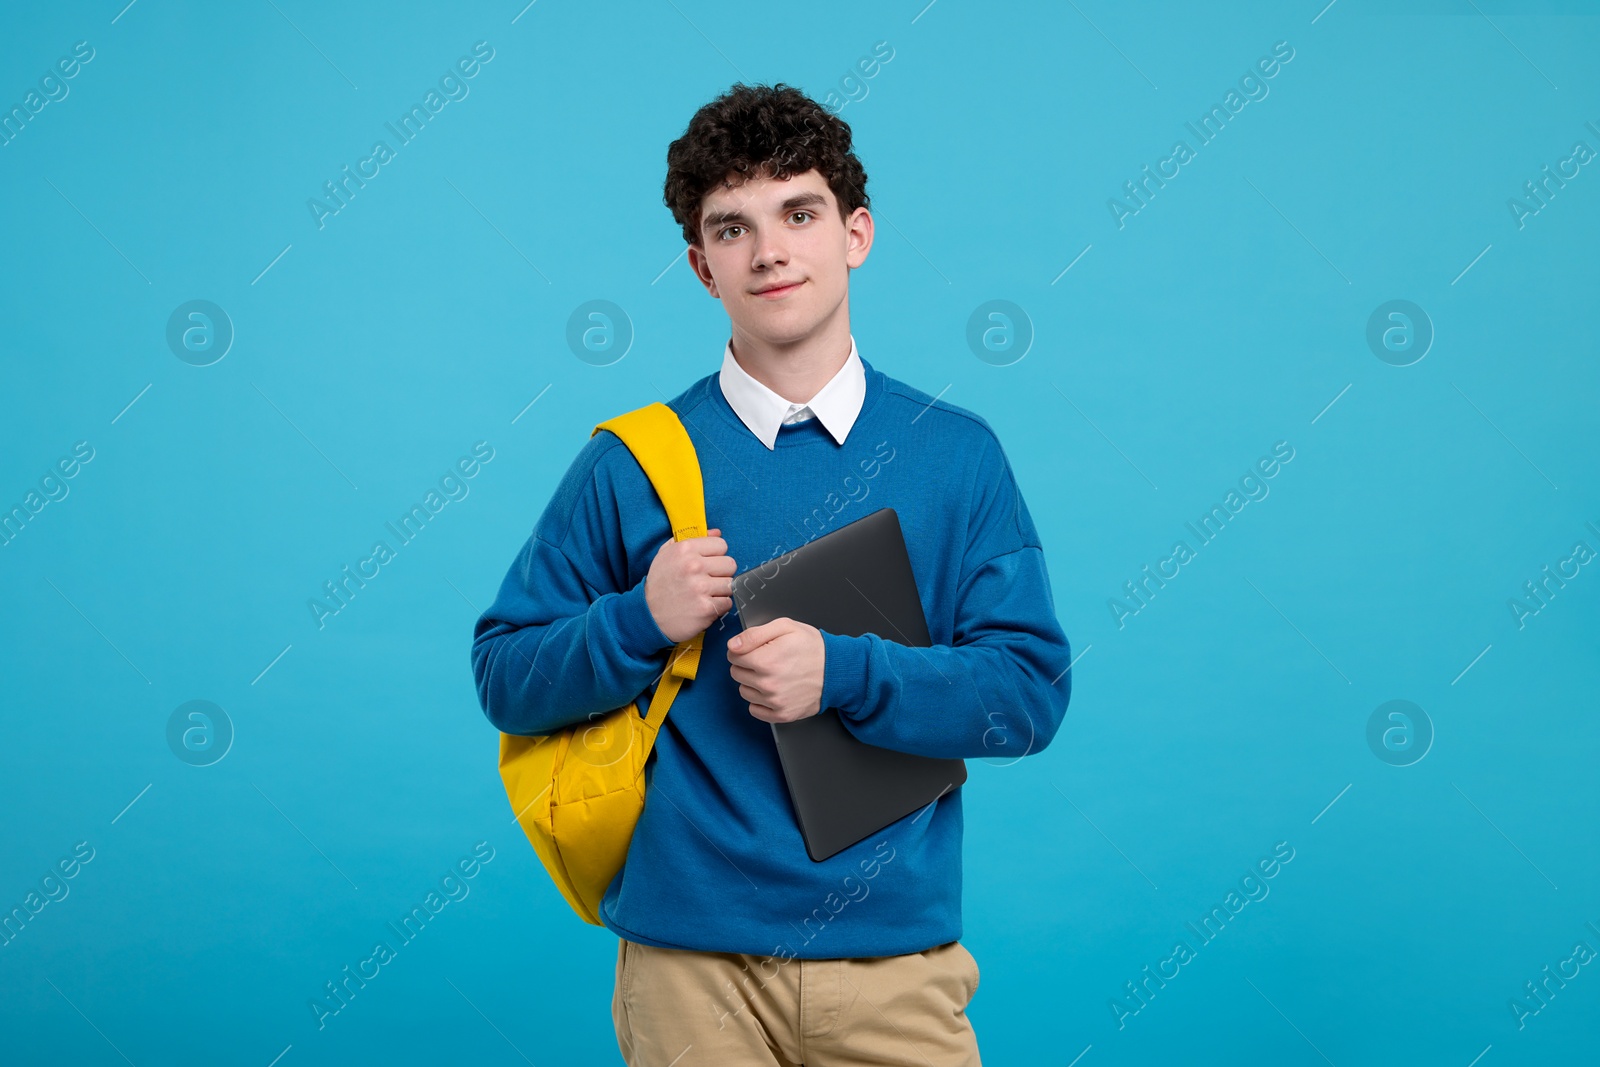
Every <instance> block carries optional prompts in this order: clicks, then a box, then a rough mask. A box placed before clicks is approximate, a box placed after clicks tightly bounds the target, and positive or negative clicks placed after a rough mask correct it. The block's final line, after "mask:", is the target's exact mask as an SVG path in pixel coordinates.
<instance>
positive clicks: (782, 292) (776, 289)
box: [755, 282, 805, 300]
mask: <svg viewBox="0 0 1600 1067" xmlns="http://www.w3.org/2000/svg"><path fill="white" fill-rule="evenodd" d="M804 284H805V283H804V282H791V283H789V284H788V285H775V286H771V287H769V288H766V289H757V290H756V291H755V295H756V296H759V297H761V298H762V299H763V300H780V299H782V298H783V297H786V296H788V295H789V294H790V293H792V292H794V291H795V290H797V289H799V288H800V286H802V285H804Z"/></svg>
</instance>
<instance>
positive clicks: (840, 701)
mask: <svg viewBox="0 0 1600 1067" xmlns="http://www.w3.org/2000/svg"><path fill="white" fill-rule="evenodd" d="M821 633H822V650H823V663H822V710H823V711H826V710H828V709H829V708H838V709H839V714H841V715H844V716H846V717H848V718H853V719H858V718H860V716H861V709H862V698H863V695H864V692H865V690H866V687H867V655H868V653H869V652H871V650H872V644H871V640H870V639H869V638H867V637H844V636H842V635H840V634H830V633H829V632H828V631H826V630H823V631H821Z"/></svg>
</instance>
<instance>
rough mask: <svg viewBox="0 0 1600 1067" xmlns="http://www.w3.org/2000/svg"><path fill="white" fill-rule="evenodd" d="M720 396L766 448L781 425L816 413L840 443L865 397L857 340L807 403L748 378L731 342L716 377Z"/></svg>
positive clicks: (863, 371)
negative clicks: (785, 397)
mask: <svg viewBox="0 0 1600 1067" xmlns="http://www.w3.org/2000/svg"><path fill="white" fill-rule="evenodd" d="M717 382H718V384H719V385H721V387H722V395H723V396H724V397H725V398H726V399H727V401H728V406H729V407H731V408H733V411H734V414H736V415H738V416H739V421H740V422H742V423H744V424H745V425H746V426H747V427H749V429H750V432H751V433H753V434H755V435H756V438H757V439H758V440H759V441H760V442H761V443H762V444H764V445H766V446H767V448H769V449H771V448H774V447H776V446H775V444H774V442H776V441H777V439H778V427H779V426H782V425H785V424H788V423H795V422H803V421H805V420H806V419H809V418H812V417H813V416H814V417H816V418H818V419H821V420H822V426H823V429H825V430H827V431H828V434H829V435H830V436H831V437H832V438H833V439H834V440H835V441H837V442H838V443H839V444H841V445H842V444H844V439H845V438H846V437H847V436H849V434H850V427H851V426H853V425H855V421H856V416H857V415H859V414H861V405H862V403H863V402H865V400H866V398H867V374H866V369H865V368H864V367H863V366H862V365H861V357H860V356H859V355H857V354H856V339H855V337H854V336H852V337H851V338H850V355H849V356H847V357H846V358H845V361H844V366H842V367H840V368H839V370H838V373H836V374H835V375H834V376H833V377H832V378H830V379H829V380H828V384H827V385H824V386H823V387H822V388H821V389H819V390H817V395H816V396H814V397H812V398H811V399H810V400H809V401H807V402H806V403H804V404H796V403H794V402H792V401H790V400H786V399H784V398H783V397H781V396H779V395H778V394H777V393H775V392H773V391H772V390H771V389H768V388H767V387H766V386H765V385H762V384H761V383H760V382H758V381H756V380H755V378H753V377H751V376H750V372H749V371H747V370H745V369H744V368H743V367H741V366H739V361H738V360H736V359H734V358H733V342H731V341H730V342H729V343H728V345H727V347H726V348H724V349H723V352H722V371H721V373H719V374H718V375H717Z"/></svg>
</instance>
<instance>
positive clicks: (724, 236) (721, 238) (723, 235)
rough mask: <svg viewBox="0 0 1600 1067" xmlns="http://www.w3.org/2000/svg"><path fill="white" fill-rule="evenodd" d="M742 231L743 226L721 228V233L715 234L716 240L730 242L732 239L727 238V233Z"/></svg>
mask: <svg viewBox="0 0 1600 1067" xmlns="http://www.w3.org/2000/svg"><path fill="white" fill-rule="evenodd" d="M743 229H744V227H743V226H737V225H735V226H724V227H723V228H722V230H721V232H719V233H718V234H717V240H719V241H731V240H733V238H731V237H729V236H728V234H729V232H731V231H733V230H743Z"/></svg>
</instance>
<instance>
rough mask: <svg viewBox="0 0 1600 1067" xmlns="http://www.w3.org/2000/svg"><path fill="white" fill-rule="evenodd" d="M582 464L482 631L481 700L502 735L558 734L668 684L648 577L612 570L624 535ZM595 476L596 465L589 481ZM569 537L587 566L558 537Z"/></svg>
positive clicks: (475, 651)
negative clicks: (625, 584) (576, 517)
mask: <svg viewBox="0 0 1600 1067" xmlns="http://www.w3.org/2000/svg"><path fill="white" fill-rule="evenodd" d="M574 466H575V470H574V471H572V472H569V474H568V478H567V480H566V482H564V483H563V486H562V487H561V488H560V489H558V490H557V493H556V495H555V498H554V499H553V500H552V503H551V507H550V508H549V509H547V510H546V512H545V514H544V516H543V517H542V518H541V519H540V521H539V525H538V526H537V527H535V529H534V532H533V534H532V535H531V536H530V537H529V538H528V540H527V543H526V544H524V545H523V547H522V551H521V552H519V553H518V554H517V557H516V559H515V560H514V561H513V562H512V564H511V568H510V570H509V571H508V572H507V573H506V576H505V580H504V581H503V582H502V583H501V585H500V592H499V594H498V595H497V596H496V597H495V600H494V603H493V604H491V605H490V606H489V609H488V610H487V611H485V612H484V613H483V615H482V617H480V618H479V619H478V621H477V624H476V626H475V627H474V630H473V641H472V670H473V675H474V676H475V678H476V681H477V687H478V701H479V703H480V704H482V706H483V711H484V714H485V715H486V716H488V719H489V721H490V722H491V723H493V724H494V726H495V728H496V729H497V730H499V731H501V732H502V733H508V734H524V735H536V734H549V733H554V732H555V731H557V730H559V729H561V728H562V727H564V726H570V725H572V724H574V723H578V722H582V721H583V720H584V719H586V718H588V717H589V716H590V715H593V714H595V713H603V712H607V711H610V710H612V709H613V708H618V707H622V706H623V705H625V704H627V703H628V702H629V701H630V700H633V699H634V698H636V697H638V696H640V695H641V694H643V693H644V692H645V690H646V689H648V688H649V686H650V684H651V683H652V682H654V681H656V680H657V679H658V678H659V676H660V675H661V672H662V671H663V670H665V669H666V666H667V661H668V656H667V650H669V649H671V648H672V647H673V641H672V640H671V639H670V638H668V637H667V636H666V635H665V634H664V633H662V632H661V628H660V626H659V625H657V623H656V621H655V616H654V615H652V614H651V613H650V606H649V604H647V603H646V601H645V579H640V581H639V583H638V584H637V585H634V586H633V587H632V588H627V589H623V588H618V587H617V586H618V584H619V583H618V582H617V581H616V578H615V575H617V574H626V572H627V569H626V567H616V568H614V567H612V566H609V565H608V564H607V556H608V550H607V547H606V543H607V542H608V541H611V540H615V541H616V542H617V547H616V548H615V550H614V552H611V553H609V554H620V553H621V552H622V549H621V547H620V541H621V539H620V535H619V534H618V533H617V532H616V531H611V530H604V527H605V523H603V522H599V521H597V520H599V519H600V517H601V516H603V515H605V514H606V513H607V511H608V509H605V508H597V507H594V506H593V504H594V503H595V491H594V486H593V483H592V479H591V480H589V481H588V482H587V483H586V484H582V485H580V484H578V482H579V478H580V473H579V472H580V470H582V467H581V465H579V464H575V465H574ZM590 474H592V465H591V466H590V467H589V468H588V470H587V471H583V472H582V474H581V477H583V478H589V476H590ZM570 508H578V509H582V511H583V514H582V515H581V516H580V518H581V519H582V520H584V521H578V522H574V521H572V513H571V511H570V510H569V509H570ZM563 512H565V514H563ZM573 530H576V531H578V532H577V533H569V531H573ZM585 531H592V532H585ZM563 534H566V535H567V536H568V540H567V543H568V544H570V545H571V546H572V550H573V551H576V552H578V553H582V554H584V556H585V558H586V559H587V560H588V566H580V565H579V563H578V562H576V561H575V560H574V559H573V557H572V556H571V555H569V554H568V550H566V549H563V548H562V547H561V546H560V545H558V544H555V543H552V540H550V539H549V537H550V536H561V535H563Z"/></svg>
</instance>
